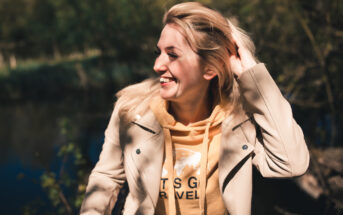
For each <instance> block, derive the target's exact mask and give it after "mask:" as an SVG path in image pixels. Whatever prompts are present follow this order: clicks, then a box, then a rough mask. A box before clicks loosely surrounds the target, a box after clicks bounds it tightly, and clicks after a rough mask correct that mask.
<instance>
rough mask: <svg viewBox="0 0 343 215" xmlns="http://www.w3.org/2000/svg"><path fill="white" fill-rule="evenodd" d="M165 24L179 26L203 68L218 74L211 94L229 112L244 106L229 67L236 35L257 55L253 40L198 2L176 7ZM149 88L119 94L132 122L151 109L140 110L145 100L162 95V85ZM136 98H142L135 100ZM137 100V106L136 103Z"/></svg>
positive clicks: (149, 82)
mask: <svg viewBox="0 0 343 215" xmlns="http://www.w3.org/2000/svg"><path fill="white" fill-rule="evenodd" d="M163 24H164V25H166V24H174V25H176V26H178V29H179V30H180V32H181V33H182V34H183V35H184V37H185V38H186V41H187V42H188V44H189V45H190V47H191V48H192V49H193V51H194V52H195V53H197V54H198V55H199V56H200V59H201V63H202V65H203V66H205V67H207V68H208V69H210V70H212V71H215V72H216V74H217V77H216V78H215V79H214V80H212V81H211V84H210V93H211V94H212V96H213V97H215V100H216V101H217V102H218V103H219V104H221V105H222V107H223V108H224V109H225V110H226V111H227V113H228V114H230V113H232V112H233V111H235V109H237V108H238V107H240V106H241V101H240V94H239V90H238V85H237V82H236V81H235V78H234V74H233V72H232V71H231V69H230V64H229V56H230V55H237V46H236V44H235V43H234V41H233V38H232V34H233V33H235V34H236V35H237V36H238V37H239V38H240V40H241V43H242V45H243V46H244V47H245V48H246V49H247V50H249V51H250V52H251V54H252V56H254V52H255V46H254V44H253V42H252V41H251V39H250V37H249V36H248V35H247V34H246V33H245V32H244V31H243V30H242V29H240V28H238V27H237V26H235V25H234V24H233V23H232V21H231V20H230V19H227V18H225V17H224V16H222V15H221V14H220V13H219V12H217V11H215V10H212V9H210V8H208V7H205V6H203V5H202V4H200V3H197V2H187V3H180V4H176V5H174V6H173V7H171V8H170V9H169V10H168V11H167V12H166V13H165V15H164V18H163ZM145 85H148V86H149V87H148V89H150V90H151V91H149V90H143V92H140V93H139V94H140V95H137V94H136V95H134V93H131V94H130V93H129V89H130V87H129V88H127V89H124V90H122V91H120V92H119V93H118V94H117V96H118V97H119V100H118V102H120V103H121V106H122V111H124V112H125V113H127V114H128V115H129V116H128V118H129V119H130V118H131V119H132V115H133V114H134V115H135V114H143V113H144V112H145V111H146V110H147V108H148V105H147V106H146V107H143V109H142V107H139V106H142V101H145V102H143V104H144V103H148V102H149V100H150V99H151V98H153V97H154V96H158V88H159V87H158V82H154V81H152V80H151V81H147V82H145ZM131 88H132V87H131ZM136 92H137V91H136ZM144 92H146V94H145V93H144ZM124 95H125V96H124ZM134 96H136V97H137V96H139V97H141V98H140V100H139V99H138V98H136V99H135V98H133V97H134ZM136 100H137V103H136V104H134V103H135V101H136ZM143 106H144V105H143Z"/></svg>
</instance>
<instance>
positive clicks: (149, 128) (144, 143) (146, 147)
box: [131, 111, 164, 206]
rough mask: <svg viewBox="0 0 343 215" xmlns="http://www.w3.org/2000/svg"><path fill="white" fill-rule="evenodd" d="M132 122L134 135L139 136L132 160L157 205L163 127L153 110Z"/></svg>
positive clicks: (162, 151)
mask: <svg viewBox="0 0 343 215" xmlns="http://www.w3.org/2000/svg"><path fill="white" fill-rule="evenodd" d="M132 124H133V126H132V128H134V130H133V132H134V133H133V134H132V135H134V136H135V138H137V139H136V140H135V142H137V144H134V145H135V146H134V148H133V149H132V151H131V156H132V158H133V159H132V160H133V161H134V164H135V166H136V168H137V170H138V172H139V174H140V176H137V177H141V181H142V184H143V186H144V190H146V192H147V194H148V195H149V197H150V199H151V201H152V203H153V205H154V206H156V204H157V200H158V192H159V188H160V178H161V171H162V163H163V153H164V137H163V132H162V128H161V126H160V124H159V123H158V121H157V120H156V118H155V116H154V114H153V113H152V112H151V111H148V112H147V113H146V114H145V115H144V116H142V117H139V116H138V117H137V119H136V120H135V121H133V122H132Z"/></svg>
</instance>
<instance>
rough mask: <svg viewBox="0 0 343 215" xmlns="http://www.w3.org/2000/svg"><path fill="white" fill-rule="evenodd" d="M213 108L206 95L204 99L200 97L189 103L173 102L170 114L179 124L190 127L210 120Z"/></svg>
mask: <svg viewBox="0 0 343 215" xmlns="http://www.w3.org/2000/svg"><path fill="white" fill-rule="evenodd" d="M211 108H212V107H211V104H210V101H209V97H208V95H207V94H206V95H203V96H202V98H199V97H198V98H197V99H194V100H188V101H187V102H182V103H181V102H180V103H178V102H171V103H170V109H169V112H170V113H171V114H172V115H173V116H174V117H175V119H176V120H177V121H178V122H181V123H182V124H184V125H188V124H189V123H193V122H198V121H201V120H204V119H206V118H208V117H209V115H210V114H211Z"/></svg>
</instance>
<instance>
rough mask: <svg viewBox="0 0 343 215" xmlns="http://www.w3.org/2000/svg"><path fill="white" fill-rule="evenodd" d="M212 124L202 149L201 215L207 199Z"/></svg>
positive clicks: (206, 130)
mask: <svg viewBox="0 0 343 215" xmlns="http://www.w3.org/2000/svg"><path fill="white" fill-rule="evenodd" d="M210 126H211V123H210V122H208V123H207V124H206V129H205V134H204V139H203V142H202V148H201V163H200V201H199V206H200V211H201V215H204V214H205V201H206V199H205V197H206V182H207V155H208V143H209V131H210Z"/></svg>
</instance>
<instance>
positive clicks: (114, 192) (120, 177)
mask: <svg viewBox="0 0 343 215" xmlns="http://www.w3.org/2000/svg"><path fill="white" fill-rule="evenodd" d="M119 124H120V119H119V114H118V107H117V106H116V107H115V108H114V110H113V112H112V116H111V119H110V122H109V124H108V126H107V129H106V131H105V141H104V144H103V147H102V151H101V154H100V157H99V161H98V162H97V164H96V166H95V167H94V169H93V170H92V172H91V174H90V176H89V180H88V185H87V189H86V194H85V198H84V200H83V202H82V206H81V211H80V214H82V215H86V214H92V215H93V214H111V211H112V208H113V206H114V204H115V202H116V201H117V197H118V193H119V190H120V188H121V187H122V185H123V184H124V182H125V172H124V167H123V153H122V149H121V147H120V143H119Z"/></svg>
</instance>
